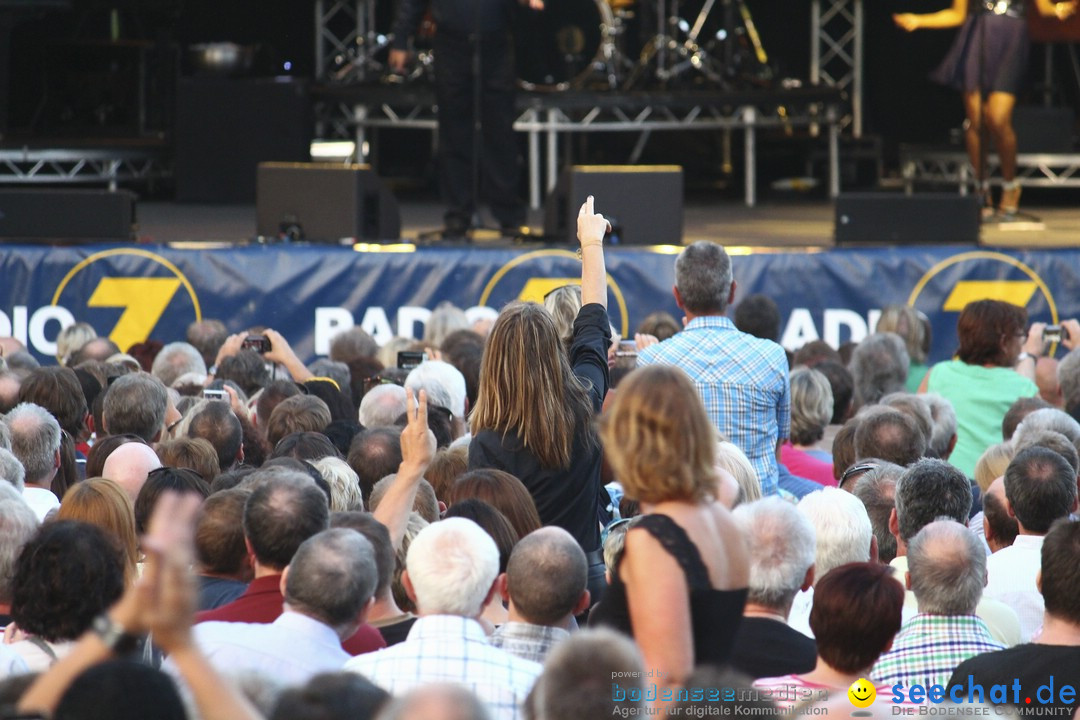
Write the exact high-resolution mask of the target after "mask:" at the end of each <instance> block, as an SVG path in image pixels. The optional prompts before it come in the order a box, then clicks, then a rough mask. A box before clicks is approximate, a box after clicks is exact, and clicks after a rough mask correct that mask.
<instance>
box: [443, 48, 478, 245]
mask: <svg viewBox="0 0 1080 720" xmlns="http://www.w3.org/2000/svg"><path fill="white" fill-rule="evenodd" d="M472 52H473V51H472V43H471V42H470V41H469V39H468V38H467V37H462V36H457V35H453V34H450V33H446V32H438V33H436V35H435V100H436V102H437V103H438V106H439V110H438V120H439V187H440V191H441V193H442V198H443V202H444V203H446V214H445V218H444V219H445V223H446V231H447V234H448V235H449V236H452V237H460V236H463V235H464V234H465V231H466V230H467V229H468V228H469V225H470V223H471V222H472V216H473V212H474V211H475V209H476V198H474V197H473V172H472V160H473V83H472V62H473V56H472Z"/></svg>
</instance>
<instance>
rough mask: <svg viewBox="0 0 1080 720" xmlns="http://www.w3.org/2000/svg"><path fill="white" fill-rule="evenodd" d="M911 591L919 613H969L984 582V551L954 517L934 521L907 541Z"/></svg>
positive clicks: (973, 608)
mask: <svg viewBox="0 0 1080 720" xmlns="http://www.w3.org/2000/svg"><path fill="white" fill-rule="evenodd" d="M908 567H909V568H910V570H909V573H910V577H911V590H912V592H913V593H915V599H916V600H918V601H919V612H920V613H929V614H931V615H970V614H971V613H973V612H975V606H976V605H978V604H979V598H981V597H982V591H983V586H984V585H985V584H986V551H985V550H983V548H982V545H981V544H980V543H979V541H978V539H977V538H976V537H975V535H973V534H972V532H971V531H970V530H968V529H967V527H966V526H965V525H961V524H960V523H958V522H955V521H953V520H935V521H934V522H932V523H930V524H929V525H927V526H926V527H924V528H923V529H922V530H920V531H919V532H918V533H916V534H915V537H913V538H912V539H911V542H910V543H909V544H908Z"/></svg>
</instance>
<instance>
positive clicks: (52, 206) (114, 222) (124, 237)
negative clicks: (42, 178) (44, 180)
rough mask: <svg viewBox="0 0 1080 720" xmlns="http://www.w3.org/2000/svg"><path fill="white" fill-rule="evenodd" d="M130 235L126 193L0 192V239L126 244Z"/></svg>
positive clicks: (131, 198) (131, 213)
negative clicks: (90, 241) (114, 242)
mask: <svg viewBox="0 0 1080 720" xmlns="http://www.w3.org/2000/svg"><path fill="white" fill-rule="evenodd" d="M134 232H135V194H134V193H131V192H128V191H126V190H117V191H115V192H109V191H108V190H0V238H4V239H20V240H67V241H71V240H75V241H80V240H116V241H121V242H129V241H131V240H133V239H134Z"/></svg>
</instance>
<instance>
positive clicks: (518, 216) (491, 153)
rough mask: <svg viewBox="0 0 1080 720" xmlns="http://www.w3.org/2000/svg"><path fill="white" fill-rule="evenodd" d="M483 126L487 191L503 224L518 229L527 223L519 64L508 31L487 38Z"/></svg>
mask: <svg viewBox="0 0 1080 720" xmlns="http://www.w3.org/2000/svg"><path fill="white" fill-rule="evenodd" d="M482 74H483V77H484V95H483V103H482V104H483V110H482V117H483V127H484V142H483V146H482V147H483V152H482V153H481V160H480V162H481V167H482V168H483V173H482V175H481V176H482V178H483V193H484V196H485V197H486V198H487V200H488V202H489V203H490V204H491V214H492V215H494V216H495V220H496V221H498V223H499V227H500V228H502V229H504V230H509V231H513V232H517V230H518V229H519V228H520V227H521V226H522V225H524V224H525V203H524V201H523V200H522V198H521V167H520V164H519V163H520V155H519V153H518V138H517V133H515V132H514V119H515V117H516V111H515V107H514V97H515V77H516V72H515V67H514V52H513V44H512V41H511V39H510V37H509V36H508V35H506V34H504V33H494V34H492V35H488V36H485V40H484V67H483V70H482Z"/></svg>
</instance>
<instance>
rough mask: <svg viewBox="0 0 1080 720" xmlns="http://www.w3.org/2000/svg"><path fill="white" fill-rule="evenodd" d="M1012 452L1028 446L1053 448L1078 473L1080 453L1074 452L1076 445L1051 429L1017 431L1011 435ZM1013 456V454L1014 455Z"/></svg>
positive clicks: (1079, 469)
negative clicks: (1014, 434)
mask: <svg viewBox="0 0 1080 720" xmlns="http://www.w3.org/2000/svg"><path fill="white" fill-rule="evenodd" d="M1012 444H1013V452H1014V453H1019V452H1020V451H1021V450H1027V449H1028V448H1029V447H1041V448H1046V449H1047V450H1053V451H1054V452H1056V453H1057V454H1058V455H1060V456H1061V457H1063V458H1065V462H1067V463H1069V465H1071V466H1072V469H1073V473H1074V474H1076V473H1080V454H1078V453H1077V452H1076V446H1075V445H1073V444H1072V443H1071V442H1069V438H1067V437H1065V436H1064V435H1062V434H1061V433H1059V432H1055V431H1053V430H1031V431H1028V432H1024V433H1018V434H1017V435H1016V436H1014V437H1013V442H1012ZM1014 457H1015V455H1014Z"/></svg>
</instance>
